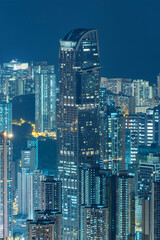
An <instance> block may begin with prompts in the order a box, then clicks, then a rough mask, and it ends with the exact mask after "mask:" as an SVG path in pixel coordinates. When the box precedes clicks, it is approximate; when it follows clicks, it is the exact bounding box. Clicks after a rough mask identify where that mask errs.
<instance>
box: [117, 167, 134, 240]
mask: <svg viewBox="0 0 160 240" xmlns="http://www.w3.org/2000/svg"><path fill="white" fill-rule="evenodd" d="M116 206H117V212H116V215H117V230H116V235H117V236H116V239H123V240H128V239H132V240H133V239H135V196H134V176H133V175H131V174H129V173H127V172H126V171H123V172H120V173H119V175H118V177H117V194H116Z"/></svg>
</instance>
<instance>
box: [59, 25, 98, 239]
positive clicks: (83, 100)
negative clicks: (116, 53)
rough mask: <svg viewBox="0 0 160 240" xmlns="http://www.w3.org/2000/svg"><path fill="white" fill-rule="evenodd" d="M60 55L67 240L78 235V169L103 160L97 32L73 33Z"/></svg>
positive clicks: (61, 154)
mask: <svg viewBox="0 0 160 240" xmlns="http://www.w3.org/2000/svg"><path fill="white" fill-rule="evenodd" d="M59 56H60V80H59V103H58V111H57V140H58V176H59V179H60V180H61V181H62V199H63V202H62V209H63V231H64V233H63V238H64V239H68V240H73V239H77V235H78V167H79V166H80V164H81V161H82V162H84V159H87V158H88V157H92V159H93V161H98V159H99V144H98V141H99V136H98V128H99V124H98V125H96V124H97V123H98V115H99V113H98V106H97V104H98V102H99V67H100V65H99V45H98V34H97V30H92V29H75V30H73V31H71V32H69V33H68V34H67V35H66V36H65V37H64V38H63V40H61V41H60V53H59ZM88 117H89V118H88ZM87 118H88V119H87ZM89 130H91V131H90V132H89ZM79 134H80V135H81V136H83V137H82V138H80V137H79ZM85 134H86V139H85ZM89 140H90V141H91V143H90V141H89ZM82 141H83V142H82Z"/></svg>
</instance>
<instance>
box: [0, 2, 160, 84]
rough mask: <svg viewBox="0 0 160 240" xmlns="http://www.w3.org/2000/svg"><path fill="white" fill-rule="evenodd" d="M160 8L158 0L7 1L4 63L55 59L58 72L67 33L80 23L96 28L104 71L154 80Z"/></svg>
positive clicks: (1, 46)
mask: <svg viewBox="0 0 160 240" xmlns="http://www.w3.org/2000/svg"><path fill="white" fill-rule="evenodd" d="M37 6H38V7H37ZM61 6H62V7H61ZM69 6H71V8H70V7H69ZM84 6H85V7H84ZM52 9H53V10H52ZM54 9H55V11H54ZM159 9H160V3H159V2H158V1H154V2H151V1H149V0H147V1H145V0H142V1H140V2H139V1H138V0H136V1H134V2H129V1H126V0H125V1H123V3H120V2H119V1H116V0H114V1H111V0H108V1H101V3H100V4H99V3H98V2H97V0H94V1H92V4H91V3H90V1H88V2H84V1H81V4H80V5H79V8H77V5H76V3H74V1H73V0H70V1H69V2H65V1H64V0H62V1H61V2H59V3H58V2H55V3H53V1H52V0H47V1H46V3H45V4H44V3H43V1H42V0H39V1H38V4H37V0H35V1H31V0H29V1H27V2H24V1H23V2H22V1H20V0H7V1H4V0H2V1H1V3H0V20H1V21H0V22H1V23H0V24H1V25H0V27H1V35H2V38H1V40H0V51H1V57H0V62H5V61H6V62H7V61H9V60H11V59H13V58H18V59H20V60H22V61H24V60H26V61H31V60H35V61H37V60H38V61H39V60H46V61H48V62H49V64H55V67H56V73H57V72H58V71H57V69H58V42H59V39H60V38H61V36H63V33H64V32H68V31H69V30H70V29H74V28H77V27H86V28H97V29H98V31H99V42H100V56H101V73H102V75H103V76H108V77H127V78H130V77H133V78H139V79H142V78H143V79H146V80H150V82H155V81H156V75H158V74H159V72H160V69H159V57H158V56H159V54H160V52H159V51H160V50H159V40H160V34H159V31H158V29H159V27H160V23H159V14H158V13H159ZM81 13H83V18H82V17H81ZM66 19H67V21H66ZM73 19H74V21H73ZM64 22H65V24H64ZM152 62H154V64H152Z"/></svg>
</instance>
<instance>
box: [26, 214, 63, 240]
mask: <svg viewBox="0 0 160 240" xmlns="http://www.w3.org/2000/svg"><path fill="white" fill-rule="evenodd" d="M61 215H62V214H61V213H59V212H56V211H36V218H35V220H28V221H27V240H32V239H43V240H61V239H62V216H61Z"/></svg>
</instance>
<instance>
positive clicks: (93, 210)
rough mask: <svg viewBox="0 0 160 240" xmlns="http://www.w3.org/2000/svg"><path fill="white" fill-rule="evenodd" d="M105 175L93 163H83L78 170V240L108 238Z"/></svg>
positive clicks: (105, 173)
mask: <svg viewBox="0 0 160 240" xmlns="http://www.w3.org/2000/svg"><path fill="white" fill-rule="evenodd" d="M88 162H89V160H88ZM107 174H108V171H107V170H103V169H100V166H99V165H98V164H93V163H90V164H89V163H87V164H86V163H84V164H83V165H82V167H80V169H79V211H80V213H79V239H94V238H96V237H97V238H100V239H108V237H109V233H108V227H109V226H108V221H109V215H108V214H109V212H108V208H107V207H106V206H107V199H106V196H107Z"/></svg>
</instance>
